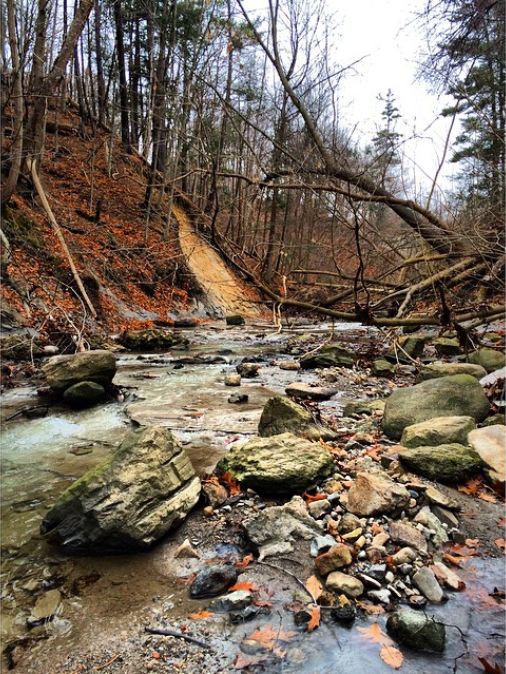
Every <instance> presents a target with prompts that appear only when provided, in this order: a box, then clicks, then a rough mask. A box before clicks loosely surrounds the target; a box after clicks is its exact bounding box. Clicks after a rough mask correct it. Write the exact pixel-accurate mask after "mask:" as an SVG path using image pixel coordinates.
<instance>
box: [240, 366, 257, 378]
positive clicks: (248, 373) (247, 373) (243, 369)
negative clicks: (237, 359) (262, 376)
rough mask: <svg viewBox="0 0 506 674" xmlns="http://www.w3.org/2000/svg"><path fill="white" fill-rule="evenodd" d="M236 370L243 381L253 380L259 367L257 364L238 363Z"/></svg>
mask: <svg viewBox="0 0 506 674" xmlns="http://www.w3.org/2000/svg"><path fill="white" fill-rule="evenodd" d="M236 370H237V372H238V373H239V374H240V375H241V376H242V377H244V378H245V379H253V378H254V377H258V371H259V370H260V365H259V364H258V363H239V365H238V366H237V367H236Z"/></svg>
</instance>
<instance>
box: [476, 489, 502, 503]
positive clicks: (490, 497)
mask: <svg viewBox="0 0 506 674" xmlns="http://www.w3.org/2000/svg"><path fill="white" fill-rule="evenodd" d="M478 498H479V499H481V500H482V501H487V503H497V497H496V496H495V495H494V494H492V492H490V491H481V492H480V493H479V494H478Z"/></svg>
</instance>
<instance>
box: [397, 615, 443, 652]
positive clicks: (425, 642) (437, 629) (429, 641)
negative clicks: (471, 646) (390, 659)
mask: <svg viewBox="0 0 506 674" xmlns="http://www.w3.org/2000/svg"><path fill="white" fill-rule="evenodd" d="M387 632H388V634H389V635H390V636H391V637H392V638H393V639H395V640H396V641H397V642H398V643H400V644H403V645H405V646H408V647H409V648H412V649H413V650H415V651H427V652H429V653H442V652H443V651H444V649H445V641H446V629H445V626H444V624H443V623H441V622H439V621H438V620H437V619H436V617H435V616H430V615H427V614H426V613H422V612H421V611H413V609H400V610H399V611H396V612H395V613H393V614H392V615H391V616H389V618H388V620H387Z"/></svg>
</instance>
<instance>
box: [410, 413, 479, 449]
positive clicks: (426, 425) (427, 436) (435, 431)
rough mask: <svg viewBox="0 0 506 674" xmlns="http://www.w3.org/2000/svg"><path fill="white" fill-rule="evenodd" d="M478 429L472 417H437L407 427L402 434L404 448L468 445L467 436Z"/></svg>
mask: <svg viewBox="0 0 506 674" xmlns="http://www.w3.org/2000/svg"><path fill="white" fill-rule="evenodd" d="M474 428H476V423H475V421H474V419H473V418H472V417H435V418H434V419H429V420H428V421H421V422H420V423H419V424H413V425H412V426H406V428H405V429H404V431H403V432H402V438H401V445H402V446H403V447H423V446H429V447H430V446H434V445H444V444H448V443H453V442H457V443H459V444H461V445H465V444H467V435H468V433H469V432H470V431H472V430H473V429H474Z"/></svg>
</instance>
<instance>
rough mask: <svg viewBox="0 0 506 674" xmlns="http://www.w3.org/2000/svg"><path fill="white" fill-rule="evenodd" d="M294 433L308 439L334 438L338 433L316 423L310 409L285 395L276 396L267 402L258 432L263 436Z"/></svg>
mask: <svg viewBox="0 0 506 674" xmlns="http://www.w3.org/2000/svg"><path fill="white" fill-rule="evenodd" d="M286 432H288V433H293V434H294V435H298V436H300V437H303V438H306V439H308V440H320V439H322V440H333V439H335V437H336V434H335V433H334V432H333V431H331V430H330V429H329V428H324V427H323V426H321V425H320V424H316V423H315V422H314V420H313V417H312V416H311V413H310V412H308V410H306V409H304V407H302V406H301V405H298V404H297V403H296V402H294V401H293V400H290V398H287V397H285V396H274V397H273V398H270V399H269V400H268V401H267V403H266V404H265V406H264V408H263V410H262V415H261V417H260V421H259V423H258V434H259V435H261V436H262V437H268V436H271V435H279V434H280V433H286Z"/></svg>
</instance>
